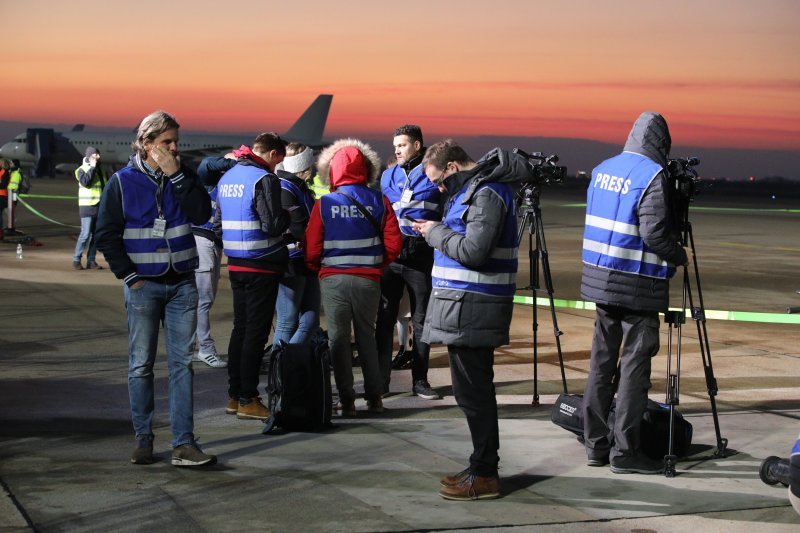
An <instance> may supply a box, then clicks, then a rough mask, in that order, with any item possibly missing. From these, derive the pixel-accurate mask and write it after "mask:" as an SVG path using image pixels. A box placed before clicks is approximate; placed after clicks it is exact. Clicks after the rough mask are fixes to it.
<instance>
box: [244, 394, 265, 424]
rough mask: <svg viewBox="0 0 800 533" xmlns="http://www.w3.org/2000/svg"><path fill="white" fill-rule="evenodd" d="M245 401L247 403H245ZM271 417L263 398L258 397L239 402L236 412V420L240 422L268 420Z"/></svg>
mask: <svg viewBox="0 0 800 533" xmlns="http://www.w3.org/2000/svg"><path fill="white" fill-rule="evenodd" d="M245 401H246V403H243V402H245ZM269 415H270V412H269V409H267V407H266V406H265V405H264V404H263V403H261V398H259V397H258V396H256V397H255V398H250V399H249V400H239V406H238V409H237V410H236V418H238V419H239V420H266V419H267V418H269Z"/></svg>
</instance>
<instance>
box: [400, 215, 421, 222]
mask: <svg viewBox="0 0 800 533" xmlns="http://www.w3.org/2000/svg"><path fill="white" fill-rule="evenodd" d="M403 218H404V219H406V220H410V221H411V222H419V220H417V219H416V218H414V217H410V216H408V215H403Z"/></svg>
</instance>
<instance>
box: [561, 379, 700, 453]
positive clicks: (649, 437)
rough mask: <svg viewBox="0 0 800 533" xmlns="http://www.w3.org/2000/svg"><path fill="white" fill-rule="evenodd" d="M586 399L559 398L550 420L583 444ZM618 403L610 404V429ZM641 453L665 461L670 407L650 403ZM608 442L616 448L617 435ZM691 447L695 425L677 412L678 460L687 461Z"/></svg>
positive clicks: (645, 418) (643, 422)
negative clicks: (584, 403) (572, 434)
mask: <svg viewBox="0 0 800 533" xmlns="http://www.w3.org/2000/svg"><path fill="white" fill-rule="evenodd" d="M582 406H583V395H581V394H560V395H559V396H558V398H557V399H556V403H555V405H553V411H552V412H551V413H550V420H552V421H553V423H554V424H555V425H557V426H559V427H562V428H564V429H566V430H567V431H570V432H572V433H574V434H575V435H577V436H578V440H579V441H580V442H581V443H582V442H583V410H582V409H583V407H582ZM615 407H616V400H614V401H612V403H611V412H610V413H609V415H608V422H607V423H608V427H609V428H611V427H613V426H614V414H615V413H614V409H615ZM641 432H642V433H641V445H642V452H644V453H645V455H647V456H648V457H650V458H652V459H657V460H660V459H663V458H664V456H665V455H667V448H668V447H669V405H666V404H661V403H658V402H654V401H653V400H647V408H646V409H645V412H644V416H643V417H642V429H641ZM608 441H609V443H610V444H611V446H613V445H614V434H613V432H612V433H609V436H608ZM691 444H692V424H691V423H689V421H687V420H686V419H685V418H683V415H682V414H680V413H679V412H678V410H677V409H676V410H675V433H674V442H673V444H672V447H673V451H674V452H675V455H676V456H678V457H685V456H686V455H687V454H688V453H689V447H690V446H691Z"/></svg>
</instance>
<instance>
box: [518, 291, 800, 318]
mask: <svg viewBox="0 0 800 533" xmlns="http://www.w3.org/2000/svg"><path fill="white" fill-rule="evenodd" d="M514 303H515V304H524V305H533V298H532V297H531V296H514ZM536 305H547V306H549V305H550V300H549V299H548V298H536ZM553 306H554V307H565V308H568V309H583V310H587V311H591V310H594V309H595V305H594V302H584V301H581V300H561V299H558V298H554V299H553ZM670 309H671V310H672V311H680V309H678V308H670ZM686 318H689V319H691V318H692V311H691V309H687V310H686ZM706 319H708V320H729V321H734V322H766V323H768V324H800V314H789V313H755V312H749V311H715V310H712V309H706Z"/></svg>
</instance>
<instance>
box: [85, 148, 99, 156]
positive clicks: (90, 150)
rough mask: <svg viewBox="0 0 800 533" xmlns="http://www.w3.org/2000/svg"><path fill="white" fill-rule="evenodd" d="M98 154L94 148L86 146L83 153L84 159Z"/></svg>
mask: <svg viewBox="0 0 800 533" xmlns="http://www.w3.org/2000/svg"><path fill="white" fill-rule="evenodd" d="M99 153H100V152H99V151H98V150H97V148H95V147H94V146H87V147H86V151H85V152H84V153H83V156H84V157H89V156H92V155H94V154H99Z"/></svg>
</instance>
